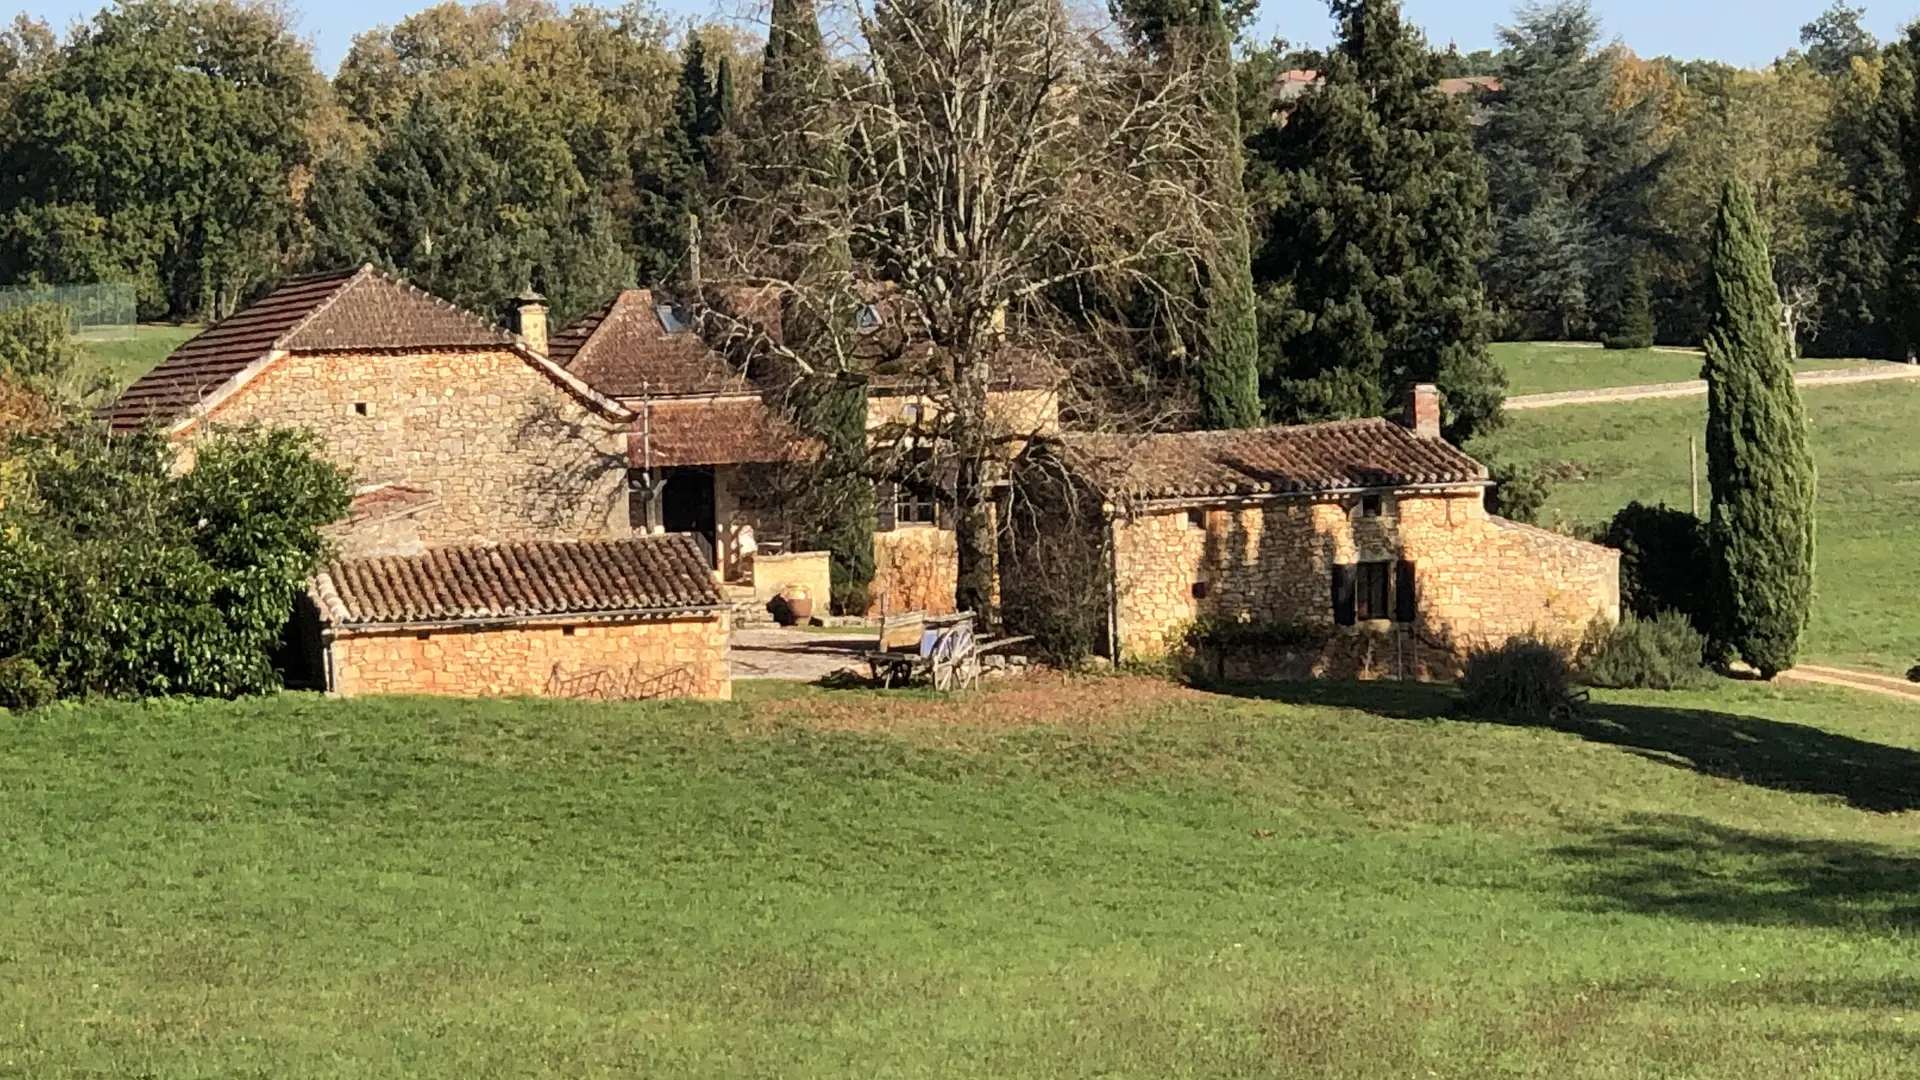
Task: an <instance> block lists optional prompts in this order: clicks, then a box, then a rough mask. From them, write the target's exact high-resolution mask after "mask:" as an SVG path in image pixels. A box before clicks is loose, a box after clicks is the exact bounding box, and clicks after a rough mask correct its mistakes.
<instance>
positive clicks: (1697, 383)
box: [1506, 364, 1920, 409]
mask: <svg viewBox="0 0 1920 1080" xmlns="http://www.w3.org/2000/svg"><path fill="white" fill-rule="evenodd" d="M1896 379H1920V364H1873V365H1869V366H1863V367H1853V368H1836V369H1834V370H1832V371H1807V372H1802V373H1801V374H1799V375H1795V376H1794V377H1793V382H1794V385H1796V386H1801V387H1808V386H1843V385H1846V384H1848V383H1863V382H1887V381H1891V380H1896ZM1706 392H1707V384H1706V382H1705V380H1702V379H1692V380H1689V381H1687V382H1670V383H1647V384H1643V385H1640V386H1613V387H1607V388H1605V389H1600V390H1565V391H1561V392H1559V393H1554V394H1522V395H1520V396H1518V397H1510V398H1508V399H1507V405H1506V407H1507V408H1509V409H1553V408H1558V407H1560V406H1562V405H1604V404H1607V403H1609V402H1616V401H1645V400H1648V399H1651V398H1683V397H1701V396H1703V395H1705V394H1706Z"/></svg>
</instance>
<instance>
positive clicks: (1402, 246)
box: [1254, 0, 1506, 439]
mask: <svg viewBox="0 0 1920 1080" xmlns="http://www.w3.org/2000/svg"><path fill="white" fill-rule="evenodd" d="M1331 6H1332V9H1333V13H1334V15H1335V17H1336V18H1337V19H1338V20H1339V23H1340V44H1339V46H1338V47H1337V48H1336V49H1334V50H1333V52H1332V53H1331V54H1330V55H1329V56H1328V57H1327V65H1326V69H1325V78H1324V81H1323V83H1322V84H1321V85H1320V86H1317V87H1315V88H1314V89H1312V90H1310V91H1308V92H1307V93H1305V94H1303V95H1301V96H1300V98H1299V99H1298V100H1297V101H1296V102H1295V104H1294V105H1293V107H1292V109H1291V110H1290V112H1289V113H1288V115H1287V117H1286V123H1285V124H1284V125H1279V126H1276V127H1275V128H1272V129H1269V130H1268V131H1266V132H1264V133H1263V134H1262V135H1261V137H1260V138H1259V139H1258V140H1256V141H1255V143H1254V151H1255V153H1257V154H1258V155H1259V156H1260V157H1261V158H1263V159H1264V161H1265V163H1266V164H1267V165H1269V166H1270V167H1271V168H1272V171H1273V177H1274V178H1273V180H1272V189H1273V190H1272V193H1271V205H1272V207H1273V209H1272V211H1271V213H1270V215H1269V218H1268V221H1267V228H1266V229H1265V242H1264V244H1263V246H1262V249H1261V251H1260V253H1259V255H1258V257H1256V259H1255V260H1254V280H1255V281H1256V283H1258V284H1259V285H1260V286H1261V312H1260V324H1261V345H1262V349H1263V357H1262V360H1263V366H1264V368H1265V373H1264V375H1265V377H1264V385H1263V393H1264V395H1265V397H1266V402H1267V411H1268V413H1269V415H1271V416H1275V417H1279V418H1284V419H1319V418H1326V417H1333V416H1377V415H1380V414H1381V413H1382V412H1384V411H1385V410H1386V409H1387V408H1389V407H1391V406H1394V405H1397V404H1398V401H1399V399H1400V397H1401V396H1402V395H1403V394H1404V393H1406V391H1407V390H1408V389H1409V388H1410V387H1412V386H1413V385H1414V384H1415V383H1421V382H1437V383H1438V384H1439V386H1440V389H1441V392H1442V394H1443V395H1444V398H1445V413H1446V416H1445V421H1446V429H1447V431H1448V434H1449V435H1450V436H1451V437H1453V438H1456V439H1462V438H1465V437H1467V436H1469V435H1471V434H1473V433H1474V432H1475V431H1478V430H1482V429H1484V428H1486V427H1488V426H1489V425H1491V424H1493V423H1495V422H1496V421H1497V420H1498V418H1499V415H1500V402H1501V399H1502V398H1503V396H1504V395H1505V390H1506V379H1505V376H1504V375H1503V374H1502V373H1501V371H1500V369H1499V368H1498V367H1497V366H1495V365H1494V363H1493V362H1492V360H1491V359H1490V358H1489V357H1488V355H1487V336H1488V330H1489V317H1488V312H1487V306H1486V299H1485V297H1484V296H1483V295H1482V293H1481V289H1480V277H1479V264H1480V261H1481V259H1482V258H1484V257H1485V255H1486V253H1487V251H1488V248H1489V241H1490V239H1491V224H1490V220H1489V216H1488V212H1487V186H1486V175H1485V172H1484V169H1483V167H1482V165H1481V162H1480V157H1479V155H1478V154H1476V153H1475V152H1474V148H1473V140H1472V137H1471V136H1470V135H1469V134H1468V131H1469V124H1468V118H1467V113H1466V110H1465V108H1464V107H1463V106H1462V105H1461V103H1459V102H1457V101H1453V100H1450V99H1448V98H1447V97H1445V96H1444V95H1442V94H1441V93H1440V92H1439V90H1438V89H1437V87H1436V86H1435V82H1436V71H1437V69H1438V61H1437V59H1436V58H1435V56H1434V54H1433V53H1432V52H1431V51H1430V50H1428V48H1427V46H1426V42H1425V41H1424V40H1423V39H1422V37H1421V35H1420V34H1419V32H1418V31H1417V30H1414V29H1413V28H1411V27H1409V26H1407V25H1406V24H1405V23H1403V22H1402V21H1401V18H1400V7H1399V5H1398V4H1397V3H1392V2H1387V0H1332V4H1331Z"/></svg>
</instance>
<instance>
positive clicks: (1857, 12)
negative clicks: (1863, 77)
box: [1800, 0, 1880, 78]
mask: <svg viewBox="0 0 1920 1080" xmlns="http://www.w3.org/2000/svg"><path fill="white" fill-rule="evenodd" d="M1866 13H1867V9H1866V8H1859V7H1854V6H1852V5H1850V4H1848V3H1847V2H1846V0H1833V3H1832V4H1830V5H1828V6H1827V9H1826V10H1825V11H1823V12H1821V13H1820V16H1819V17H1818V18H1816V19H1814V20H1813V21H1812V22H1810V23H1807V24H1806V25H1804V26H1802V27H1801V28H1800V45H1801V47H1802V48H1804V49H1805V50H1806V57H1807V62H1808V63H1810V64H1812V65H1813V66H1814V67H1815V68H1816V69H1818V70H1819V72H1820V74H1822V75H1825V76H1827V77H1829V78H1832V77H1834V76H1837V75H1843V74H1845V73H1846V71H1847V69H1848V68H1849V67H1851V66H1852V65H1853V61H1854V59H1855V58H1856V57H1870V56H1872V55H1873V54H1874V53H1875V52H1876V51H1878V49H1879V47H1880V43H1879V42H1877V41H1875V40H1874V38H1873V35H1872V34H1871V33H1869V32H1868V31H1867V28H1866V27H1864V26H1861V25H1860V19H1861V17H1862V16H1864V15H1865V14H1866Z"/></svg>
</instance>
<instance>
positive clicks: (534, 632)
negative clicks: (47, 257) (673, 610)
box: [328, 613, 733, 701]
mask: <svg viewBox="0 0 1920 1080" xmlns="http://www.w3.org/2000/svg"><path fill="white" fill-rule="evenodd" d="M730 621H731V620H730V619H729V618H728V616H727V615H726V614H724V613H714V614H712V615H709V616H700V617H687V618H680V619H662V620H649V621H642V622H622V623H580V624H577V625H571V626H569V625H559V624H555V625H538V626H517V627H515V626H506V627H479V628H466V629H457V630H434V631H431V632H415V631H411V630H406V631H380V632H377V633H363V634H362V633H347V634H342V635H341V636H339V637H338V638H336V639H335V640H334V641H333V642H332V643H331V645H330V646H328V648H329V649H330V656H329V664H330V669H329V670H330V671H331V678H332V686H331V688H332V690H333V691H334V692H335V693H338V694H342V695H344V696H348V697H351V696H354V695H358V694H443V695H449V696H454V697H493V696H502V695H509V696H510V695H532V696H544V697H577V698H605V699H627V698H639V697H695V698H706V699H710V700H720V701H724V700H726V699H727V698H729V697H731V696H732V694H733V683H732V679H731V676H730V674H729V671H728V666H727V665H728V661H727V631H728V626H729V623H730Z"/></svg>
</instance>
